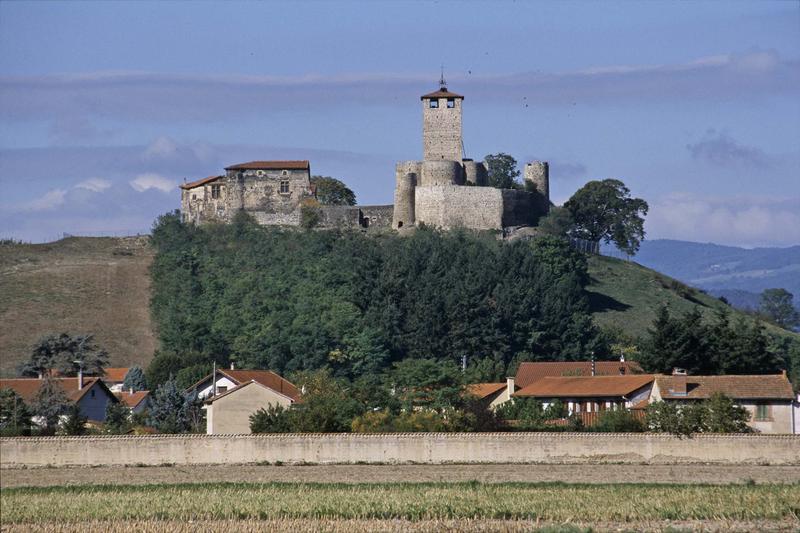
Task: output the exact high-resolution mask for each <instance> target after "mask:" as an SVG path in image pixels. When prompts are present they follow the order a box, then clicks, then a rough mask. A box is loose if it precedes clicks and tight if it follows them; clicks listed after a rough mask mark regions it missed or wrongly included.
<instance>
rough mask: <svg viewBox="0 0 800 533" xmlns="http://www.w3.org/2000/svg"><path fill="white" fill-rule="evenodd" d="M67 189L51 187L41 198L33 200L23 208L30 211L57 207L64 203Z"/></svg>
mask: <svg viewBox="0 0 800 533" xmlns="http://www.w3.org/2000/svg"><path fill="white" fill-rule="evenodd" d="M66 195H67V191H65V190H64V189H51V190H49V191H47V192H46V193H44V194H43V195H42V196H40V197H39V198H36V199H35V200H31V201H30V202H28V203H27V204H25V205H24V206H23V209H26V210H28V211H47V210H50V209H55V208H56V207H58V206H60V205H62V204H63V203H64V197H65V196H66Z"/></svg>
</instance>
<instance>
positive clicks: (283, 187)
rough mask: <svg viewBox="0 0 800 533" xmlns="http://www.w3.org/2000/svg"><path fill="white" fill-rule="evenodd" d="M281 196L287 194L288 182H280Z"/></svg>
mask: <svg viewBox="0 0 800 533" xmlns="http://www.w3.org/2000/svg"><path fill="white" fill-rule="evenodd" d="M281 194H289V180H281Z"/></svg>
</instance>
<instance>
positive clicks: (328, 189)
mask: <svg viewBox="0 0 800 533" xmlns="http://www.w3.org/2000/svg"><path fill="white" fill-rule="evenodd" d="M311 185H313V186H314V187H316V189H317V200H318V201H319V203H320V204H322V205H356V194H355V193H354V192H353V191H351V190H350V189H349V188H348V187H347V185H345V184H344V183H343V182H341V181H339V180H337V179H336V178H331V177H330V176H311Z"/></svg>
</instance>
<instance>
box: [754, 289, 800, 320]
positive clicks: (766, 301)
mask: <svg viewBox="0 0 800 533" xmlns="http://www.w3.org/2000/svg"><path fill="white" fill-rule="evenodd" d="M793 302H794V295H793V294H792V293H791V292H789V291H787V290H786V289H766V290H764V292H762V293H761V305H760V307H759V310H760V311H761V312H762V313H764V314H765V315H766V316H767V317H769V319H770V320H772V321H774V322H775V324H777V325H778V326H780V327H782V328H784V329H789V330H791V329H792V328H795V327H797V326H798V325H800V312H798V310H797V309H796V308H795V306H794V303H793Z"/></svg>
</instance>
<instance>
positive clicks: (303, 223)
mask: <svg viewBox="0 0 800 533" xmlns="http://www.w3.org/2000/svg"><path fill="white" fill-rule="evenodd" d="M320 211H321V210H320V208H319V202H318V201H316V200H314V199H313V198H311V199H306V200H303V202H302V203H301V204H300V227H302V228H303V229H307V230H310V229H314V228H316V227H317V226H318V225H319V222H320V220H322V213H321V212H320Z"/></svg>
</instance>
